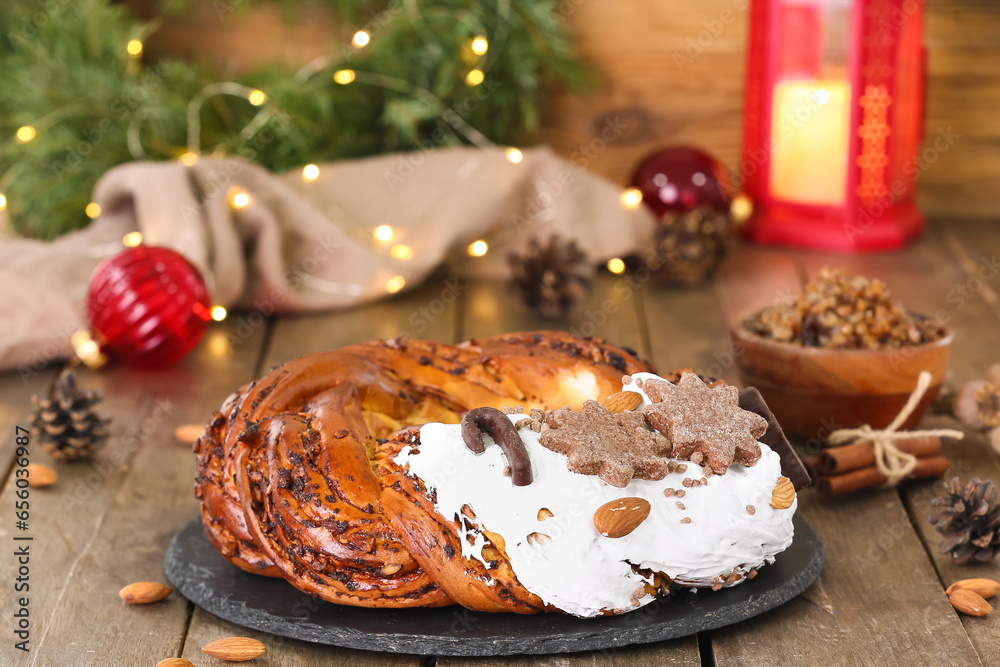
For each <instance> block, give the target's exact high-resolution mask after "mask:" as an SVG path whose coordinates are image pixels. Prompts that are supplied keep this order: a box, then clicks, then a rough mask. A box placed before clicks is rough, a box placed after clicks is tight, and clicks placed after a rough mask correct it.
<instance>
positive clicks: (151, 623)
mask: <svg viewBox="0 0 1000 667" xmlns="http://www.w3.org/2000/svg"><path fill="white" fill-rule="evenodd" d="M232 333H233V325H232V323H228V324H222V325H214V326H213V327H212V330H211V331H210V333H209V334H208V336H207V338H206V340H205V341H204V342H203V343H202V344H201V346H200V347H199V348H198V349H197V350H196V351H195V352H194V353H193V354H192V355H191V356H190V357H188V358H187V359H185V360H184V361H183V362H181V363H180V364H178V365H177V366H176V367H174V368H171V369H168V370H164V371H160V372H157V373H155V374H151V373H149V372H143V371H135V370H131V369H128V368H124V367H114V368H110V369H107V370H105V371H101V372H93V371H79V373H78V377H79V382H80V384H81V386H83V387H87V388H96V389H100V390H102V391H104V393H105V401H104V403H103V404H102V408H103V410H104V411H106V412H107V413H109V414H110V415H111V417H112V423H111V438H110V441H109V443H108V445H107V447H105V448H104V449H103V450H102V451H101V452H100V453H99V454H98V455H97V456H96V458H95V460H94V461H93V462H90V463H88V462H82V463H79V464H75V465H74V464H71V465H58V466H55V467H56V469H57V470H58V472H59V475H60V478H59V481H58V482H57V484H55V485H54V486H52V487H50V488H47V489H36V490H33V491H32V494H31V502H32V524H31V525H32V527H31V530H30V531H29V532H30V534H31V535H33V536H34V537H35V539H34V541H33V542H31V543H30V544H31V572H32V580H31V585H32V588H31V591H30V596H31V597H30V609H31V620H32V623H31V647H32V652H31V653H28V654H24V653H21V652H19V651H16V652H14V653H16V654H17V655H11V656H10V659H9V661H7V662H4V664H14V665H29V664H30V665H58V666H61V665H101V666H104V667H107V666H113V667H118V666H121V667H125V666H129V667H134V666H135V665H142V664H153V663H154V662H156V661H157V660H159V659H161V658H164V657H168V656H171V655H177V653H178V652H179V651H180V649H181V646H182V642H183V637H184V632H185V628H186V626H187V622H188V615H189V603H188V602H187V601H186V600H185V599H184V598H183V597H181V596H180V595H177V594H174V595H172V596H171V597H169V598H168V599H167V600H165V601H163V602H161V603H157V604H155V605H151V606H149V607H133V606H130V605H126V604H125V603H123V602H122V601H121V600H120V599H119V598H118V595H117V593H118V590H119V589H120V588H122V587H123V586H124V585H126V584H128V583H131V582H134V581H146V580H152V581H164V575H163V553H164V551H165V549H166V546H167V543H168V541H169V540H170V538H171V537H172V536H173V534H174V532H175V531H176V530H178V529H179V528H180V527H181V526H183V525H184V524H185V523H187V522H188V521H189V520H190V519H191V518H193V517H195V516H197V502H196V500H195V498H194V494H193V491H192V484H193V479H194V457H193V456H192V454H191V452H190V446H189V445H187V444H184V443H180V442H178V441H176V439H175V438H174V436H173V429H174V428H175V427H176V426H177V425H179V424H183V423H192V422H202V421H204V420H206V419H207V418H208V417H209V416H210V414H211V410H212V409H213V408H214V407H215V406H217V405H219V404H220V403H221V401H222V400H223V399H224V398H225V396H226V395H227V394H228V393H229V392H230V391H231V390H232V389H233V388H235V387H236V386H238V385H239V384H241V383H243V382H245V381H247V380H249V379H250V376H251V374H252V369H253V367H254V365H255V363H256V361H257V358H258V356H259V352H260V347H261V343H262V341H263V332H262V331H261V332H258V333H256V334H255V335H254V337H253V339H252V340H248V341H246V343H245V344H244V345H242V346H238V347H237V348H236V349H235V350H233V351H230V349H229V347H228V335H231V334H232ZM12 492H13V488H12V486H11V485H10V484H8V485H7V487H6V488H5V490H4V492H3V496H2V499H0V504H2V505H3V506H5V507H13V497H12ZM16 567H17V565H16V563H15V561H14V559H12V558H7V559H3V560H2V561H0V576H2V577H3V580H4V581H12V580H13V577H14V572H15V568H16ZM5 648H6V647H5Z"/></svg>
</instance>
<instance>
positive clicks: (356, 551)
mask: <svg viewBox="0 0 1000 667" xmlns="http://www.w3.org/2000/svg"><path fill="white" fill-rule="evenodd" d="M652 370H653V369H652V368H651V366H650V365H649V364H648V363H647V362H645V361H642V360H641V359H639V358H637V356H636V354H635V353H634V352H633V351H631V350H628V349H626V348H622V347H616V346H614V345H610V344H608V343H606V342H605V341H602V340H596V339H589V338H588V339H584V338H579V337H575V336H572V335H570V334H566V333H556V332H540V333H522V334H511V335H502V336H496V337H492V338H484V339H478V340H471V341H468V342H466V343H462V344H460V345H445V344H440V343H433V342H428V341H422V340H412V339H390V340H386V341H376V342H371V343H365V344H359V345H352V346H349V347H345V348H342V349H340V350H337V351H334V352H327V353H322V354H313V355H309V356H306V357H302V358H300V359H297V360H295V361H291V362H289V363H286V364H284V365H282V366H278V367H276V368H274V369H272V370H271V371H270V372H269V373H268V374H267V375H265V376H264V377H263V378H261V379H260V380H257V381H255V382H251V383H250V384H248V385H246V386H244V387H241V388H240V389H238V390H237V391H236V392H234V393H233V394H232V395H231V396H230V397H229V398H227V399H226V401H225V403H224V404H223V405H222V407H221V408H220V410H219V411H218V412H216V413H215V415H214V416H213V418H212V419H211V421H210V422H209V423H208V425H207V426H206V427H205V430H204V432H203V433H202V435H201V437H200V438H199V439H198V440H197V441H196V442H195V444H194V451H195V453H196V455H197V465H198V474H197V478H196V482H195V494H196V496H197V497H198V499H199V500H200V502H201V515H202V521H203V524H204V527H205V531H206V534H207V535H208V538H209V540H210V542H211V543H212V544H213V546H215V548H216V549H217V550H218V552H219V553H220V554H221V555H222V556H223V557H225V558H226V559H227V560H229V561H230V562H231V563H233V564H234V565H236V566H237V567H239V568H241V569H243V570H246V571H248V572H252V573H255V574H260V575H264V576H270V577H283V578H284V579H286V580H287V581H288V582H289V583H291V584H292V585H293V586H295V587H296V588H298V589H300V590H302V591H304V592H306V593H308V594H311V595H314V596H317V597H319V598H322V599H324V600H328V601H330V602H335V603H338V604H344V605H354V606H360V607H377V608H406V607H437V606H444V605H450V604H454V603H457V604H460V605H462V606H464V607H467V608H470V609H473V610H477V611H507V612H516V613H525V614H530V613H536V612H539V611H547V610H551V611H558V610H559V609H557V608H556V607H554V606H552V605H550V604H546V603H545V602H543V600H542V599H541V598H539V597H538V595H535V594H533V593H532V592H529V591H528V590H527V589H526V588H525V587H524V586H522V585H521V583H520V582H519V580H518V578H517V577H516V576H515V575H514V570H513V569H512V568H511V565H510V559H509V558H508V556H507V553H506V552H505V548H504V543H503V538H502V537H501V536H499V535H496V534H490V533H486V536H487V538H488V540H489V546H487V547H484V550H483V554H484V556H485V555H486V554H489V559H488V560H486V562H484V560H483V559H480V560H477V559H473V558H465V557H463V543H462V535H463V532H462V525H461V524H460V523H459V521H460V520H461V521H463V522H465V523H466V528H467V527H468V521H469V519H470V518H474V517H473V516H470V515H469V514H468V513H467V515H466V516H465V517H460V516H457V515H456V516H452V517H445V516H442V515H441V514H440V513H439V512H438V511H436V508H435V492H434V489H433V488H430V489H429V488H428V485H427V483H426V482H425V481H423V480H421V479H418V478H415V477H414V476H412V475H408V474H407V471H406V470H405V468H404V467H401V465H400V464H399V463H398V462H397V460H398V457H399V454H400V452H401V451H402V450H403V449H404V448H406V447H410V448H412V447H413V446H414V443H417V442H418V440H419V434H420V425H423V424H428V423H431V422H442V423H445V424H455V423H458V422H459V421H460V420H462V417H463V416H464V415H466V414H467V413H469V411H470V410H473V409H476V408H491V407H492V408H505V407H506V408H508V409H509V408H510V407H511V406H520V407H521V408H523V409H524V410H532V409H538V408H540V409H555V408H560V407H562V406H570V407H571V408H573V409H577V410H578V409H580V407H581V406H582V405H583V403H584V401H585V400H588V399H598V398H602V397H605V396H608V395H610V394H612V393H615V392H617V391H618V390H620V389H621V388H622V378H623V375H632V374H635V373H641V372H651V371H652ZM529 472H530V471H529ZM514 483H515V484H516V483H518V482H517V481H515V482H514ZM465 537H468V535H467V534H466V535H465ZM789 540H790V536H789ZM608 611H609V612H610V611H611V610H608ZM615 611H619V610H615Z"/></svg>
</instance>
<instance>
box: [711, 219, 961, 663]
mask: <svg viewBox="0 0 1000 667" xmlns="http://www.w3.org/2000/svg"><path fill="white" fill-rule="evenodd" d="M799 261H800V262H801V265H802V267H803V268H804V269H805V273H806V275H807V276H808V277H809V278H810V279H812V278H814V277H815V275H816V273H817V272H818V271H819V268H820V267H822V266H827V265H828V266H831V267H834V268H838V267H845V268H848V270H850V271H852V272H853V273H860V274H862V275H867V276H869V277H880V278H882V279H883V280H885V281H886V282H887V283H888V284H889V285H890V287H894V286H898V289H897V296H898V297H899V298H901V299H902V300H903V301H904V303H907V305H908V306H909V307H911V308H912V309H914V310H918V311H925V312H926V311H928V310H929V311H930V312H934V311H935V310H937V309H938V307H939V305H943V304H939V300H938V298H937V297H935V296H933V295H931V294H929V292H928V290H927V287H928V285H929V283H932V282H933V283H937V284H944V285H947V284H948V283H949V282H954V280H955V279H956V278H957V275H956V274H955V271H954V266H953V265H950V263H949V262H948V260H947V257H945V256H944V255H943V254H942V250H941V248H940V246H939V245H937V244H936V243H935V241H934V240H933V239H930V238H925V239H923V240H922V241H920V242H919V243H917V244H916V245H914V246H912V247H910V248H909V249H907V250H906V251H905V252H903V253H899V254H894V255H824V254H808V255H802V256H801V258H800V259H799ZM753 265H754V266H756V267H758V272H762V273H764V274H767V273H768V272H769V271H770V270H771V269H770V266H772V264H771V263H767V262H754V263H753ZM774 270H775V271H779V272H781V273H784V274H785V276H786V277H785V281H786V282H787V281H791V280H792V276H791V275H790V271H789V270H788V268H787V267H786V268H784V269H780V268H777V267H776V268H775V269H774ZM740 275H745V274H744V273H742V272H741V273H740ZM754 278H756V276H754V277H750V276H748V277H747V280H748V282H756V280H754ZM771 280H772V281H777V282H778V283H779V284H780V279H779V278H771ZM735 282H738V280H737V281H735ZM729 284H732V283H729ZM720 289H724V286H723V287H720ZM736 300H737V299H735V298H734V301H736ZM957 315H958V314H956V316H957ZM799 502H800V504H799V513H800V514H801V515H802V516H803V517H804V518H805V519H806V520H807V521H809V522H810V524H811V525H812V526H813V527H814V528H815V529H816V531H817V532H818V533H819V535H820V537H821V539H822V540H823V542H824V544H825V546H826V549H827V565H826V568H825V570H824V572H823V574H822V576H821V577H820V580H819V584H818V585H817V586H815V587H814V588H813V589H812V590H811V591H809V593H808V595H805V596H803V597H802V598H801V599H799V600H797V601H795V602H794V603H792V604H788V605H785V606H783V607H781V608H779V609H778V610H775V611H773V612H771V613H769V614H766V615H765V616H762V617H760V618H759V619H755V620H754V621H749V622H747V623H743V624H741V625H740V626H735V627H733V628H727V629H724V630H721V631H718V632H716V633H714V634H713V637H712V639H713V646H714V648H715V652H716V656H717V659H718V662H719V664H720V665H725V664H730V663H736V662H739V663H740V664H747V663H749V664H775V662H781V661H782V660H789V659H791V660H793V661H794V662H797V663H798V662H801V663H803V664H810V663H813V662H821V661H824V660H827V659H828V658H829V656H830V655H831V653H835V654H838V655H842V656H844V657H843V659H844V660H845V661H846V662H848V663H876V664H887V665H897V664H898V665H908V664H913V656H914V655H920V656H922V657H923V656H926V657H925V658H924V659H925V660H927V661H928V662H930V663H933V662H954V661H958V662H962V663H963V664H964V663H966V662H968V664H977V663H978V656H977V654H976V652H975V649H974V648H973V646H972V644H971V642H970V641H969V638H968V635H967V634H966V632H965V630H964V629H963V628H962V627H961V624H960V623H958V622H957V619H956V618H955V615H954V613H953V612H952V610H951V609H950V605H948V604H947V601H946V600H942V599H941V596H940V594H939V590H940V584H939V582H938V580H937V575H936V573H935V571H934V569H933V567H932V566H931V564H930V562H929V561H928V558H927V555H926V553H925V551H924V548H923V545H922V543H921V540H920V539H919V538H918V536H917V535H916V533H915V532H914V529H913V527H912V526H911V525H910V523H909V518H908V514H907V512H906V509H905V507H904V506H903V504H902V503H901V501H900V498H899V497H898V495H897V494H896V493H894V492H884V491H871V492H863V493H859V494H855V495H853V496H850V497H848V498H844V499H837V500H830V499H827V498H824V497H822V496H819V495H818V494H817V493H816V492H815V491H814V490H806V491H805V492H803V493H802V494H801V495H800V498H799ZM901 572H905V573H906V577H905V582H904V580H903V579H902V578H901V577H900V573H901ZM748 645H750V646H753V651H752V652H751V651H748V650H747V646H748ZM904 646H905V647H906V648H907V650H906V651H905V652H903V651H900V648H901V647H904ZM792 656H794V658H792ZM957 656H961V658H959V657H957Z"/></svg>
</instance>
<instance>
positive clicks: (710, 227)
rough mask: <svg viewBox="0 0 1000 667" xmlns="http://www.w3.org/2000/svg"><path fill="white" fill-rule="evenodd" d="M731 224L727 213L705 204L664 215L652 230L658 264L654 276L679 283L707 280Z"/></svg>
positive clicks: (690, 283)
mask: <svg viewBox="0 0 1000 667" xmlns="http://www.w3.org/2000/svg"><path fill="white" fill-rule="evenodd" d="M730 226H731V225H730V220H729V216H728V215H726V214H725V213H720V212H718V211H716V210H715V209H712V208H707V207H698V208H695V209H693V210H691V211H688V212H686V213H667V214H665V215H664V216H663V217H661V218H660V220H659V225H658V226H657V228H656V231H655V232H654V233H653V242H654V244H655V246H654V247H655V250H654V252H655V253H656V255H655V258H656V259H657V260H659V264H660V268H659V269H657V270H656V271H655V272H654V275H656V277H657V278H659V279H660V280H661V281H663V282H667V283H677V284H681V285H697V284H698V283H701V282H704V281H705V280H707V279H709V278H710V277H711V276H712V274H713V273H714V272H715V269H716V268H717V267H718V266H719V262H721V261H722V257H723V256H724V255H725V254H726V246H727V244H728V240H729V236H730Z"/></svg>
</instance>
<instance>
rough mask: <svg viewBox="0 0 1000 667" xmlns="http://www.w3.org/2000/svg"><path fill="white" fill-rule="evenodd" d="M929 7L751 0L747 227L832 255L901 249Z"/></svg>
mask: <svg viewBox="0 0 1000 667" xmlns="http://www.w3.org/2000/svg"><path fill="white" fill-rule="evenodd" d="M923 11H924V3H923V2H921V1H920V0H853V1H851V0H752V6H751V15H750V39H749V45H748V61H747V77H746V89H745V99H744V112H743V113H744V118H743V160H742V162H741V164H740V168H739V177H738V178H737V182H738V180H743V181H744V184H743V191H744V192H746V193H747V194H748V195H749V196H750V197H751V198H752V200H753V204H754V211H753V215H752V216H751V218H750V220H749V221H748V223H747V225H746V226H745V227H744V233H745V234H746V235H747V236H748V237H749V238H751V239H753V240H755V241H759V242H762V243H778V244H785V245H796V246H804V247H811V248H822V249H829V250H842V251H860V250H886V249H892V248H898V247H900V246H902V245H903V244H904V243H906V241H908V240H909V239H911V238H913V237H914V236H916V235H917V234H919V233H920V232H921V230H922V229H923V219H922V217H921V215H920V212H919V211H917V209H916V206H915V205H914V195H915V191H916V184H917V179H918V178H919V175H920V163H919V162H918V161H917V152H918V150H919V148H920V138H921V134H922V131H923V111H922V107H923V95H924V63H925V55H924V49H923V45H922V35H923Z"/></svg>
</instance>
